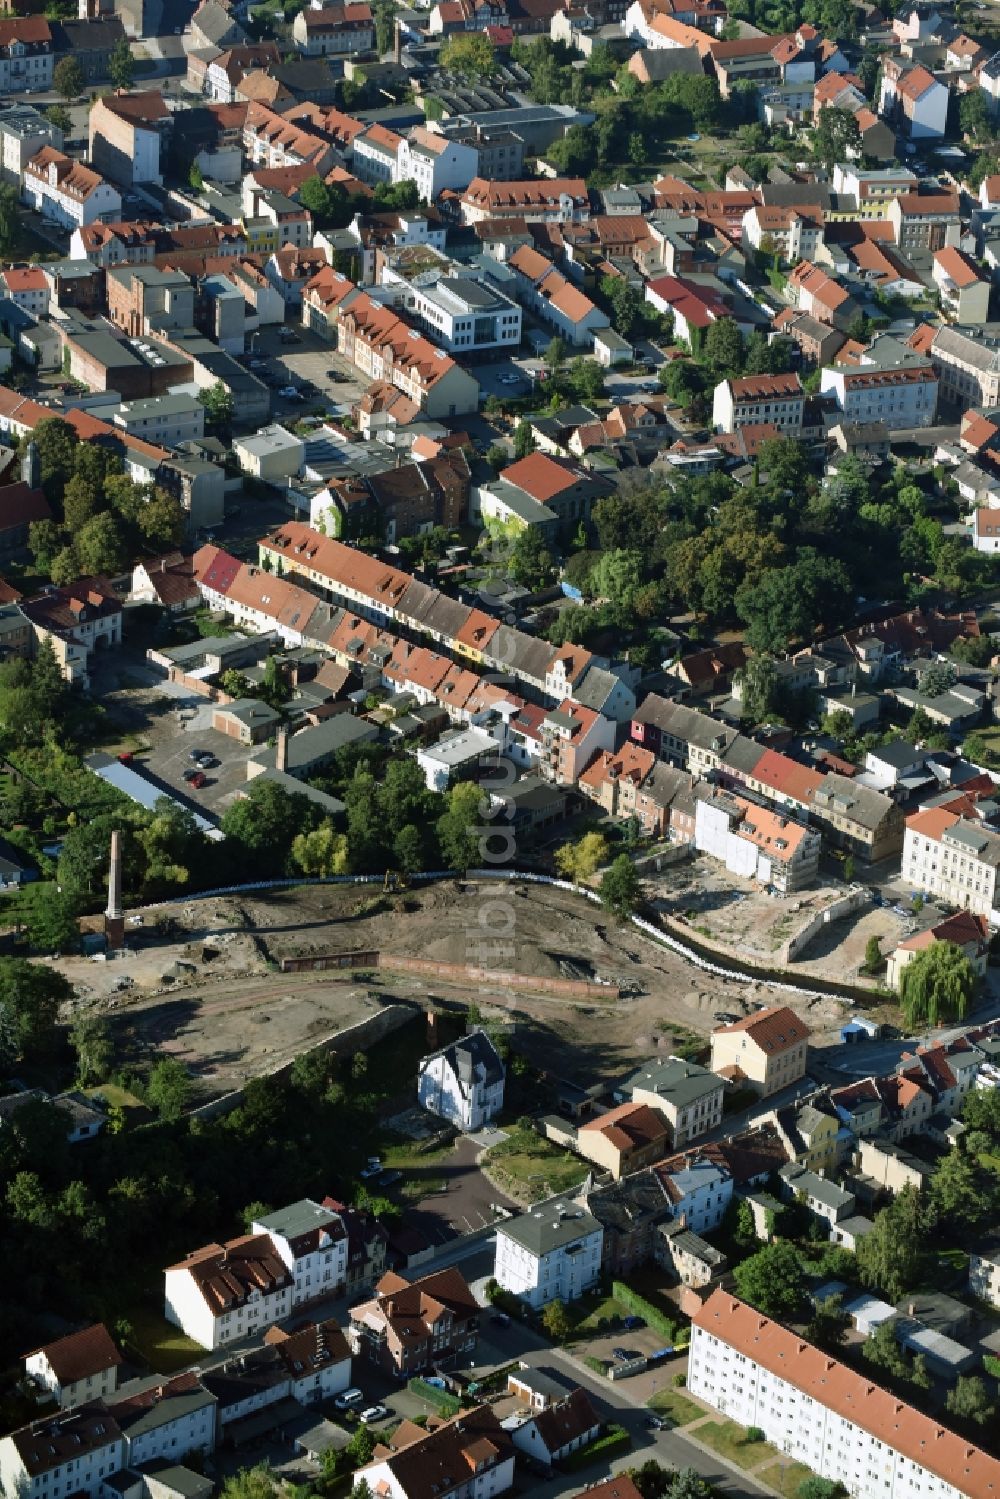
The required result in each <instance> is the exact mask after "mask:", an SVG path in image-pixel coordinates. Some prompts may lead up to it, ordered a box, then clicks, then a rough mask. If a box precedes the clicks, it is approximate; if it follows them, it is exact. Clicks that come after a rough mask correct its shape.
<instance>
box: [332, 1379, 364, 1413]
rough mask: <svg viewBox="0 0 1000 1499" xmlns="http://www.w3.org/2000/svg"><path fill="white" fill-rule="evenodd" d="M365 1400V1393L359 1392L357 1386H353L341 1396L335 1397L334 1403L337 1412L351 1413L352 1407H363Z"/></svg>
mask: <svg viewBox="0 0 1000 1499" xmlns="http://www.w3.org/2000/svg"><path fill="white" fill-rule="evenodd" d="M364 1398H365V1397H364V1392H363V1391H362V1390H359V1389H358V1387H357V1385H352V1387H351V1388H350V1389H349V1390H344V1391H343V1392H342V1393H341V1394H340V1395H335V1396H334V1399H333V1403H334V1406H335V1407H336V1409H337V1410H339V1411H349V1410H350V1409H351V1408H352V1406H355V1405H362V1404H363V1403H364Z"/></svg>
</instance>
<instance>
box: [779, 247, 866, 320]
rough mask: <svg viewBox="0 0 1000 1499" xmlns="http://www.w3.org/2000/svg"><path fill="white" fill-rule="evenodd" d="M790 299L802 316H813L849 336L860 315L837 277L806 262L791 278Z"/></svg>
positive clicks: (793, 272)
mask: <svg viewBox="0 0 1000 1499" xmlns="http://www.w3.org/2000/svg"><path fill="white" fill-rule="evenodd" d="M788 290H789V295H790V296H791V297H794V299H795V302H796V305H797V306H798V308H799V309H800V311H802V312H808V313H811V314H812V316H813V317H814V318H817V319H819V321H820V322H823V323H828V324H829V325H830V327H831V328H839V329H840V330H841V331H842V332H846V331H847V329H848V328H849V327H850V325H851V323H852V321H853V319H854V318H855V317H856V316H857V313H858V310H859V309H858V304H857V302H855V300H854V298H853V297H852V296H851V295H850V293H849V292H848V290H847V288H846V286H842V285H841V284H840V282H839V281H837V280H836V278H835V277H833V276H831V275H830V274H829V273H828V272H827V271H824V270H823V268H822V266H818V265H813V264H812V262H811V261H808V260H803V261H802V262H801V264H800V265H797V266H796V267H795V269H794V270H793V271H792V273H791V275H790V276H789V278H788Z"/></svg>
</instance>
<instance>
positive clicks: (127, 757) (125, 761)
mask: <svg viewBox="0 0 1000 1499" xmlns="http://www.w3.org/2000/svg"><path fill="white" fill-rule="evenodd" d="M134 759H135V755H134V753H133V752H132V750H122V752H121V754H120V755H119V756H118V763H119V765H131V764H132V761H133V760H134Z"/></svg>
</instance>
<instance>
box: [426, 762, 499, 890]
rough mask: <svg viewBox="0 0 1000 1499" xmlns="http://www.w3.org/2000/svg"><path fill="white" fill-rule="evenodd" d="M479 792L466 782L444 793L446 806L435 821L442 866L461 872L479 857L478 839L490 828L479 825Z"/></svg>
mask: <svg viewBox="0 0 1000 1499" xmlns="http://www.w3.org/2000/svg"><path fill="white" fill-rule="evenodd" d="M482 797H483V793H482V792H481V791H480V790H479V787H478V786H475V785H473V784H472V782H470V781H460V782H459V783H458V785H457V786H453V787H452V788H451V790H450V791H449V793H448V806H447V809H446V810H445V812H444V813H443V814H442V815H441V816H440V817H439V818H438V820H437V836H438V842H439V843H440V845H441V857H442V859H443V860H444V863H445V867H446V868H448V869H458V870H461V871H462V872H464V871H465V870H467V869H470V868H471V867H472V866H473V865H474V864H476V863H477V861H479V860H481V859H482V857H483V854H482V852H481V848H480V840H481V838H482V837H485V835H486V834H487V832H488V828H489V826H491V825H485V824H483V817H482V808H481V805H480V803H481V801H482Z"/></svg>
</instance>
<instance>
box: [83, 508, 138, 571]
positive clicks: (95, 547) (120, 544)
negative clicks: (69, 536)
mask: <svg viewBox="0 0 1000 1499" xmlns="http://www.w3.org/2000/svg"><path fill="white" fill-rule="evenodd" d="M74 547H75V550H76V555H77V558H78V559H79V563H80V567H81V569H82V570H83V572H84V573H85V574H91V573H117V572H120V571H121V569H122V568H123V567H124V566H125V563H126V562H127V561H128V552H127V550H126V547H125V542H124V540H123V538H122V534H121V526H120V525H119V523H118V521H117V520H116V519H115V517H114V516H113V515H111V514H109V513H107V512H105V514H104V515H95V516H94V518H93V520H89V521H88V522H87V524H86V525H85V526H84V527H83V529H82V530H81V531H80V532H79V533H78V534H77V536H76V540H75V542H74Z"/></svg>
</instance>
